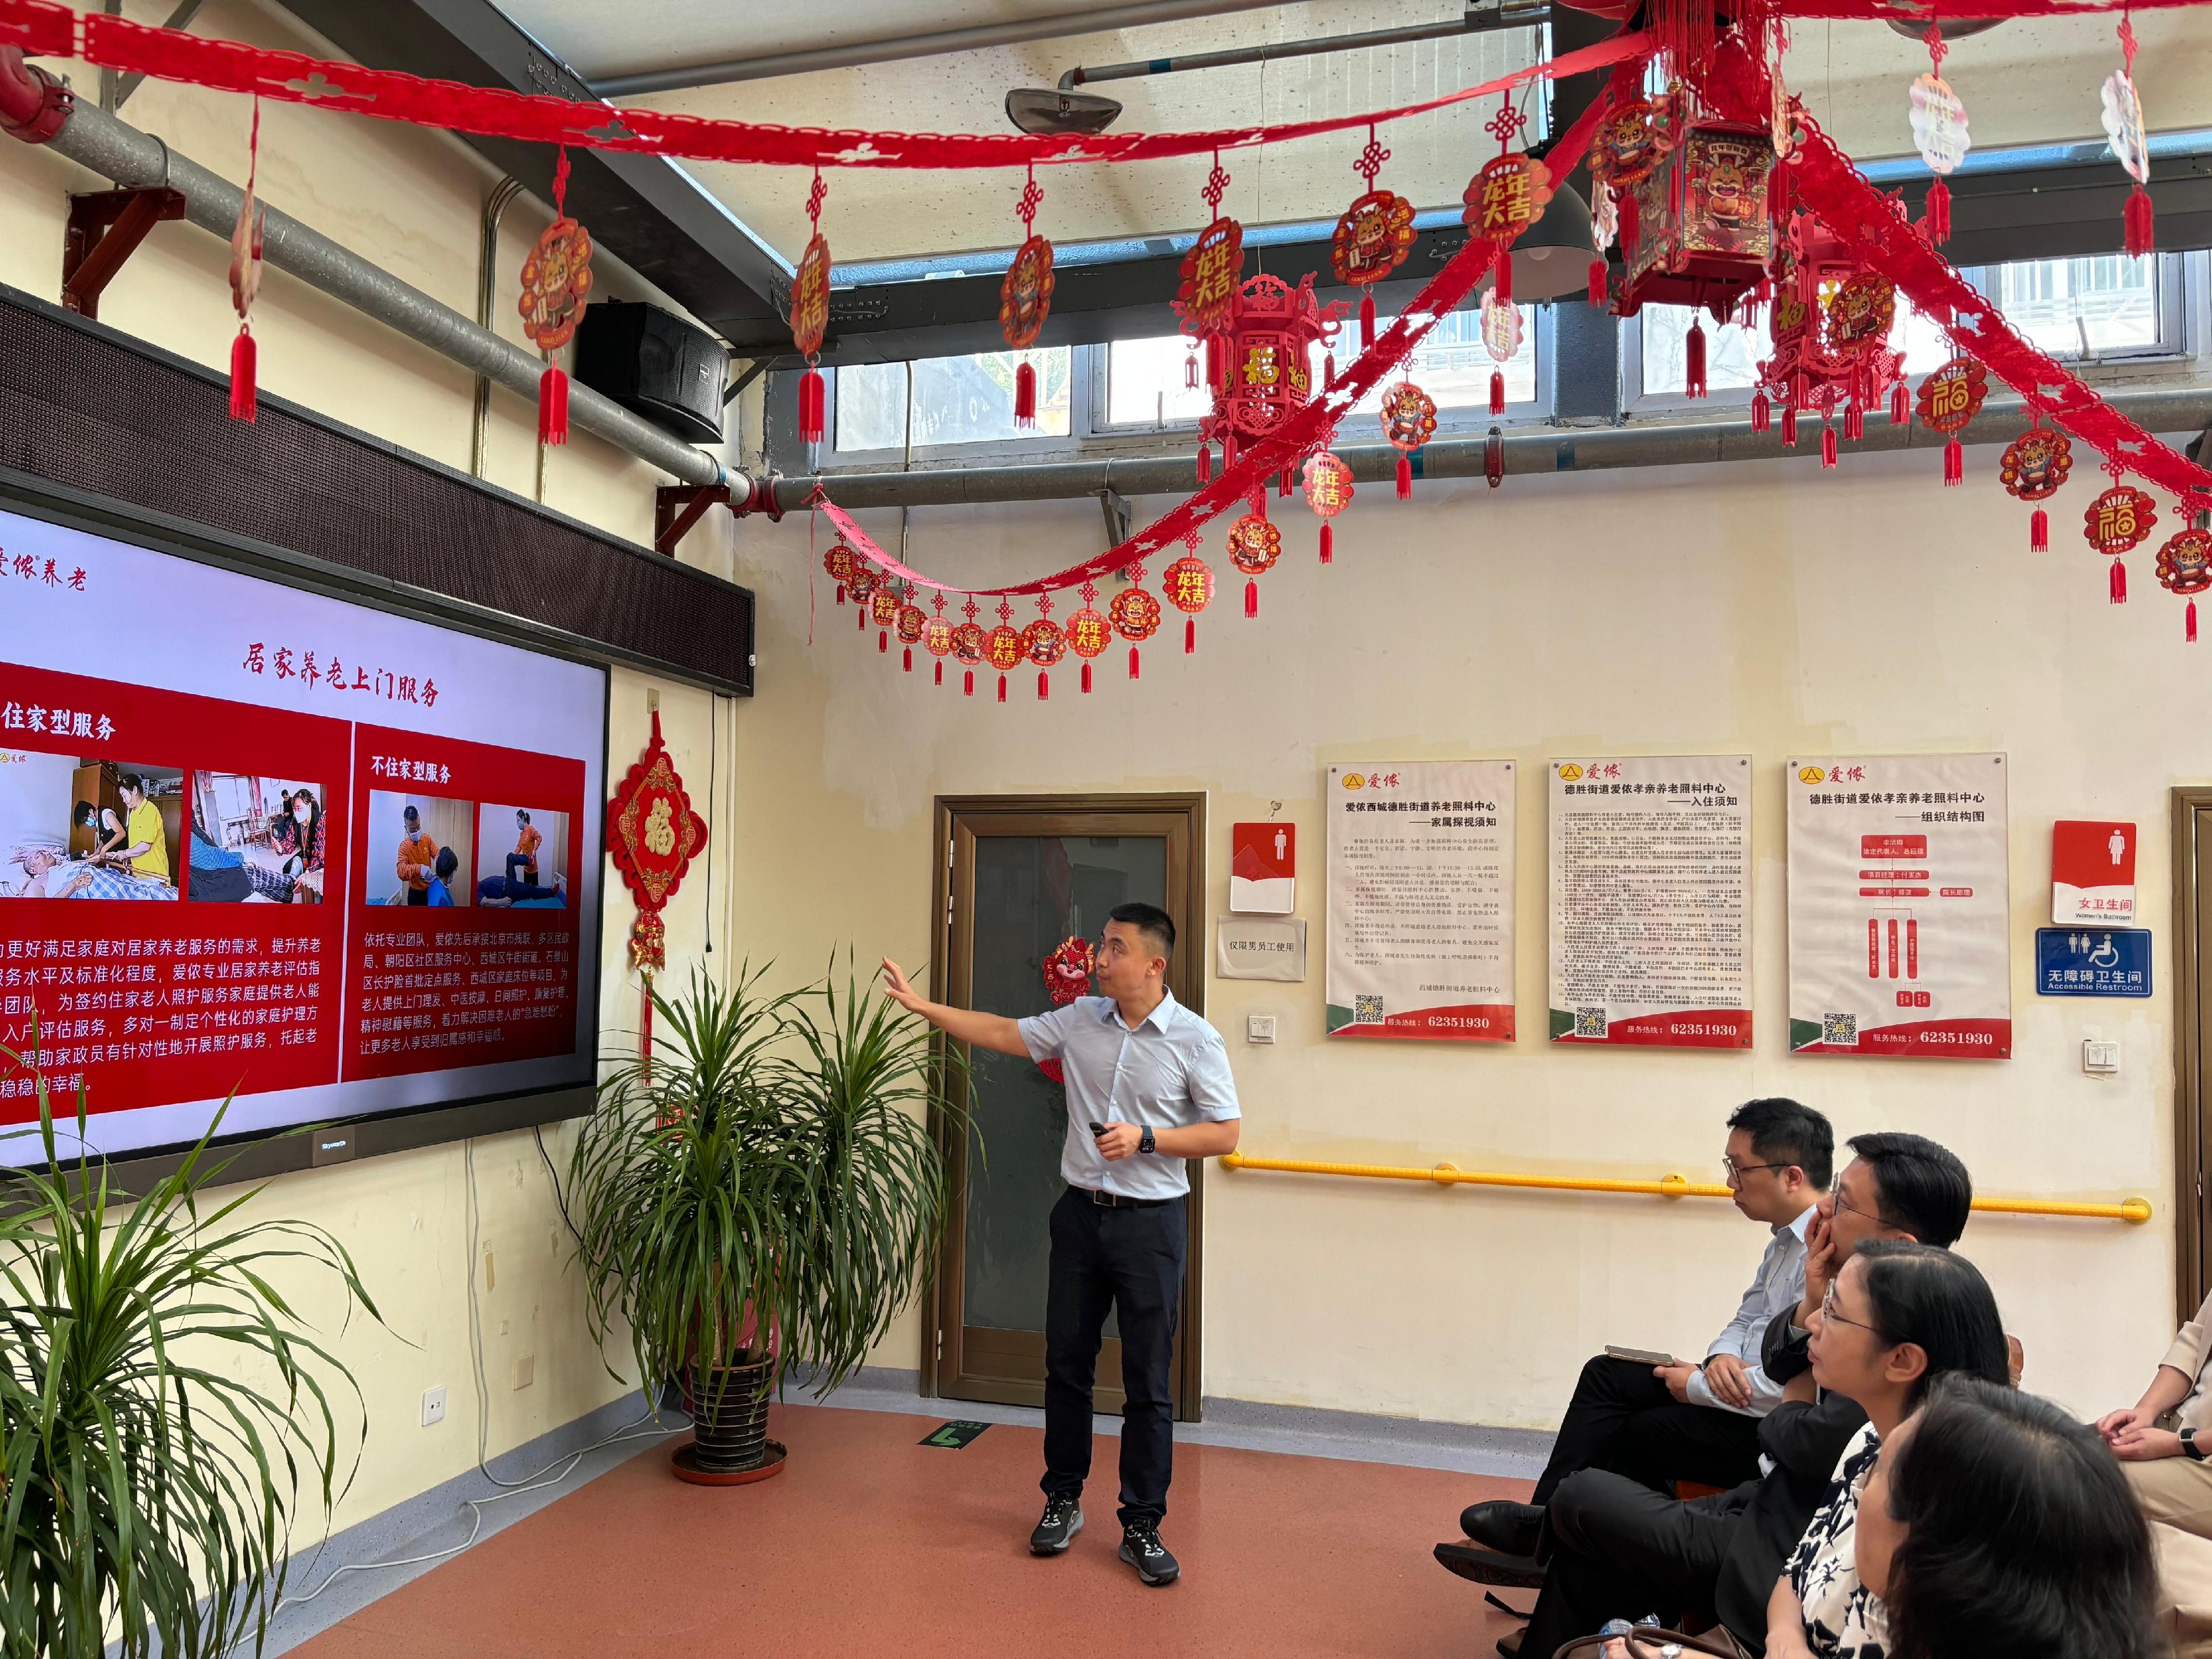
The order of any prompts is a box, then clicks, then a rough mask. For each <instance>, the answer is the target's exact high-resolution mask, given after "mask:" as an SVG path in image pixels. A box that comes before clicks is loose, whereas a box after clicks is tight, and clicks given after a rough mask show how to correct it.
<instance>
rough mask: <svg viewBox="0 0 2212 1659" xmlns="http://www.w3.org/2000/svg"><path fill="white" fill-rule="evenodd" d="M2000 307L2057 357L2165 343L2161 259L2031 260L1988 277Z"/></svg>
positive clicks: (2115, 255)
mask: <svg viewBox="0 0 2212 1659" xmlns="http://www.w3.org/2000/svg"><path fill="white" fill-rule="evenodd" d="M1989 275H1990V278H1992V279H1993V282H1984V283H1983V284H1982V286H1983V287H1984V289H1985V290H1986V289H1988V288H1990V287H1991V286H1994V288H1995V289H1996V302H1997V307H1998V309H1999V310H2001V311H2002V312H2003V313H2004V314H2005V317H2006V319H2007V320H2008V321H2009V322H2010V323H2011V324H2012V325H2013V326H2014V327H2015V328H2016V329H2018V330H2019V331H2021V333H2022V334H2025V335H2026V336H2027V337H2028V338H2029V339H2031V340H2033V342H2034V343H2036V344H2037V345H2039V346H2040V347H2042V349H2044V350H2045V351H2047V352H2049V353H2050V354H2051V356H2054V357H2081V356H2090V355H2093V354H2096V353H2100V352H2107V351H2128V350H2137V351H2139V350H2142V349H2145V348H2147V347H2154V346H2156V345H2157V344H2159V343H2160V342H2159V331H2158V316H2159V306H2158V261H2157V260H2155V259H2130V258H2126V257H2125V256H2124V255H2122V254H2118V253H2108V254H2100V255H2097V256H2096V257H2094V258H2086V259H2026V260H2022V261H2021V262H2020V263H2018V264H2008V265H1999V266H1997V267H1996V270H1994V271H1992V272H1990V273H1989Z"/></svg>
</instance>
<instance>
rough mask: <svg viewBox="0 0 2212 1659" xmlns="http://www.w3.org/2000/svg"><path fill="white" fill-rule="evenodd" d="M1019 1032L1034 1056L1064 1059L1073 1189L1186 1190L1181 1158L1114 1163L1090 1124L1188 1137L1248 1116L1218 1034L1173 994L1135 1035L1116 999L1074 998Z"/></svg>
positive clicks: (1148, 1193)
mask: <svg viewBox="0 0 2212 1659" xmlns="http://www.w3.org/2000/svg"><path fill="white" fill-rule="evenodd" d="M1020 1027H1021V1033H1022V1041H1023V1042H1024V1043H1026V1044H1027V1045H1028V1046H1029V1051H1030V1059H1032V1060H1036V1061H1037V1062H1039V1063H1040V1064H1042V1062H1043V1061H1045V1060H1058V1061H1059V1062H1060V1070H1061V1072H1062V1073H1064V1074H1065V1077H1066V1085H1067V1137H1066V1141H1065V1142H1064V1144H1063V1145H1062V1146H1061V1148H1060V1174H1061V1175H1062V1176H1065V1177H1066V1181H1067V1184H1068V1185H1069V1186H1071V1187H1085V1188H1091V1189H1092V1190H1094V1191H1100V1192H1109V1193H1115V1194H1119V1195H1120V1196H1121V1197H1123V1198H1180V1197H1181V1196H1182V1194H1185V1193H1187V1192H1188V1191H1189V1190H1190V1180H1189V1177H1188V1176H1186V1175H1185V1174H1184V1171H1183V1160H1182V1159H1181V1158H1170V1157H1168V1156H1166V1155H1165V1154H1164V1153H1159V1152H1154V1153H1152V1155H1151V1156H1150V1157H1147V1156H1146V1155H1145V1154H1144V1153H1142V1152H1139V1153H1138V1154H1136V1155H1135V1156H1134V1157H1131V1158H1123V1159H1121V1161H1120V1162H1119V1163H1109V1162H1108V1161H1107V1159H1106V1156H1105V1154H1104V1153H1103V1152H1100V1151H1099V1150H1098V1147H1097V1144H1096V1143H1095V1142H1094V1141H1093V1140H1092V1139H1091V1125H1092V1124H1094V1123H1133V1124H1135V1125H1136V1126H1137V1127H1139V1128H1152V1129H1185V1128H1188V1127H1190V1126H1191V1125H1192V1124H1194V1123H1198V1122H1201V1121H1204V1122H1220V1121H1224V1120H1225V1119H1229V1118H1234V1117H1240V1116H1242V1115H1243V1113H1242V1111H1241V1110H1240V1109H1239V1108H1238V1106H1237V1079H1235V1078H1233V1077H1231V1075H1230V1072H1229V1050H1228V1049H1227V1048H1225V1046H1224V1045H1223V1043H1222V1041H1221V1033H1220V1032H1218V1031H1217V1030H1214V1029H1213V1027H1212V1026H1211V1025H1209V1024H1206V1021H1204V1020H1203V1019H1201V1018H1199V1017H1198V1016H1197V1015H1196V1014H1194V1013H1193V1012H1190V1010H1189V1009H1188V1008H1186V1007H1184V1006H1182V1004H1181V1003H1180V1002H1177V1001H1176V1000H1175V994H1174V993H1173V992H1170V993H1168V994H1166V995H1165V996H1164V997H1162V998H1161V999H1160V1005H1159V1006H1158V1007H1157V1008H1155V1009H1153V1010H1152V1012H1151V1013H1149V1014H1147V1015H1146V1016H1145V1018H1143V1019H1142V1020H1140V1021H1139V1022H1138V1024H1137V1028H1136V1030H1130V1029H1129V1028H1128V1027H1127V1025H1125V1024H1122V1023H1121V1008H1120V1006H1118V1005H1117V1004H1116V1003H1115V1000H1114V999H1113V998H1111V997H1078V998H1077V999H1076V1000H1074V1001H1073V1002H1071V1003H1069V1004H1068V1005H1067V1006H1066V1007H1064V1008H1055V1009H1054V1010H1053V1011H1052V1012H1049V1013H1044V1014H1032V1015H1030V1017H1029V1018H1027V1019H1024V1020H1023V1021H1021V1022H1020Z"/></svg>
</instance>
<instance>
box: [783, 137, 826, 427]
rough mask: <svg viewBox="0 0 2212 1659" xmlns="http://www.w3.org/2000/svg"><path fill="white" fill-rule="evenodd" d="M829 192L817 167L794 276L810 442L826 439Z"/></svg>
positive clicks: (796, 341) (794, 330)
mask: <svg viewBox="0 0 2212 1659" xmlns="http://www.w3.org/2000/svg"><path fill="white" fill-rule="evenodd" d="M828 194H829V186H828V185H825V184H823V182H822V169H821V168H820V167H817V168H815V169H814V184H813V186H812V188H811V189H810V190H809V191H807V192H806V219H807V222H808V223H809V224H810V225H811V226H812V227H813V234H812V235H811V236H810V237H809V238H808V239H807V242H806V251H805V252H804V253H802V254H800V255H799V267H798V269H797V270H794V271H793V272H792V275H791V343H792V344H793V346H794V347H795V348H797V349H798V352H799V356H802V357H804V358H805V359H806V372H805V374H802V375H800V376H799V441H801V442H802V443H809V444H818V443H820V442H821V441H822V421H823V410H824V409H825V407H826V404H825V402H824V394H823V385H822V371H821V370H820V369H819V368H817V367H816V366H815V359H816V358H817V357H818V356H821V353H822V339H823V336H824V335H825V334H827V333H828V332H829V243H828V241H826V240H823V234H822V203H823V197H826V196H827V195H828Z"/></svg>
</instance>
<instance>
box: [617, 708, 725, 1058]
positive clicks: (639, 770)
mask: <svg viewBox="0 0 2212 1659" xmlns="http://www.w3.org/2000/svg"><path fill="white" fill-rule="evenodd" d="M706 845H707V821H706V820H705V819H704V818H702V817H700V816H699V815H698V814H697V813H696V812H695V811H692V810H691V797H690V795H688V794H686V793H684V780H683V778H682V776H681V775H678V772H677V770H676V763H675V762H673V761H672V760H671V759H670V758H669V756H668V749H667V745H666V744H664V743H663V742H662V741H661V737H660V713H659V710H658V709H656V710H654V711H653V740H652V741H651V742H650V743H648V744H646V746H645V752H644V753H643V754H642V755H641V756H640V757H638V759H637V762H636V763H635V764H634V765H633V766H632V767H631V768H630V769H629V775H628V776H626V777H624V778H623V781H622V787H620V788H618V789H617V790H616V791H615V798H614V799H613V800H612V801H611V803H609V805H608V807H607V855H608V856H609V857H610V858H611V859H613V860H614V863H615V868H616V870H617V872H620V874H621V876H622V878H623V885H624V886H625V887H627V888H629V893H630V897H631V899H632V900H633V901H634V902H635V904H636V906H637V916H636V919H635V921H633V922H632V923H631V924H630V936H629V952H630V966H631V967H632V968H634V969H636V970H637V972H638V973H639V975H641V977H642V978H643V979H644V981H645V994H644V999H643V1004H642V1008H641V1012H640V1014H639V1022H640V1030H639V1037H638V1041H639V1049H638V1052H639V1054H641V1056H642V1057H643V1058H644V1059H645V1060H646V1061H647V1063H648V1064H650V1063H651V1061H652V1060H653V975H654V974H656V973H658V972H659V971H660V970H661V969H664V968H665V967H666V966H667V965H668V956H667V949H666V939H667V936H666V933H665V930H664V928H663V926H662V923H661V919H660V913H661V910H662V908H664V907H665V906H666V904H667V902H668V901H669V900H670V899H671V898H673V897H674V896H676V890H677V888H678V886H679V885H681V884H682V883H683V880H684V872H686V871H687V870H689V869H690V867H691V860H693V859H694V858H695V857H696V856H697V855H698V854H699V853H700V851H701V849H702V848H704V847H705V846H706Z"/></svg>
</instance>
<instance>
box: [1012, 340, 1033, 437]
mask: <svg viewBox="0 0 2212 1659" xmlns="http://www.w3.org/2000/svg"><path fill="white" fill-rule="evenodd" d="M1014 424H1015V425H1016V426H1018V427H1023V428H1028V427H1033V426H1035V425H1036V369H1034V368H1030V360H1029V359H1028V358H1026V357H1024V358H1023V359H1022V361H1021V362H1020V363H1019V364H1018V365H1017V366H1016V367H1015V369H1014Z"/></svg>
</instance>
